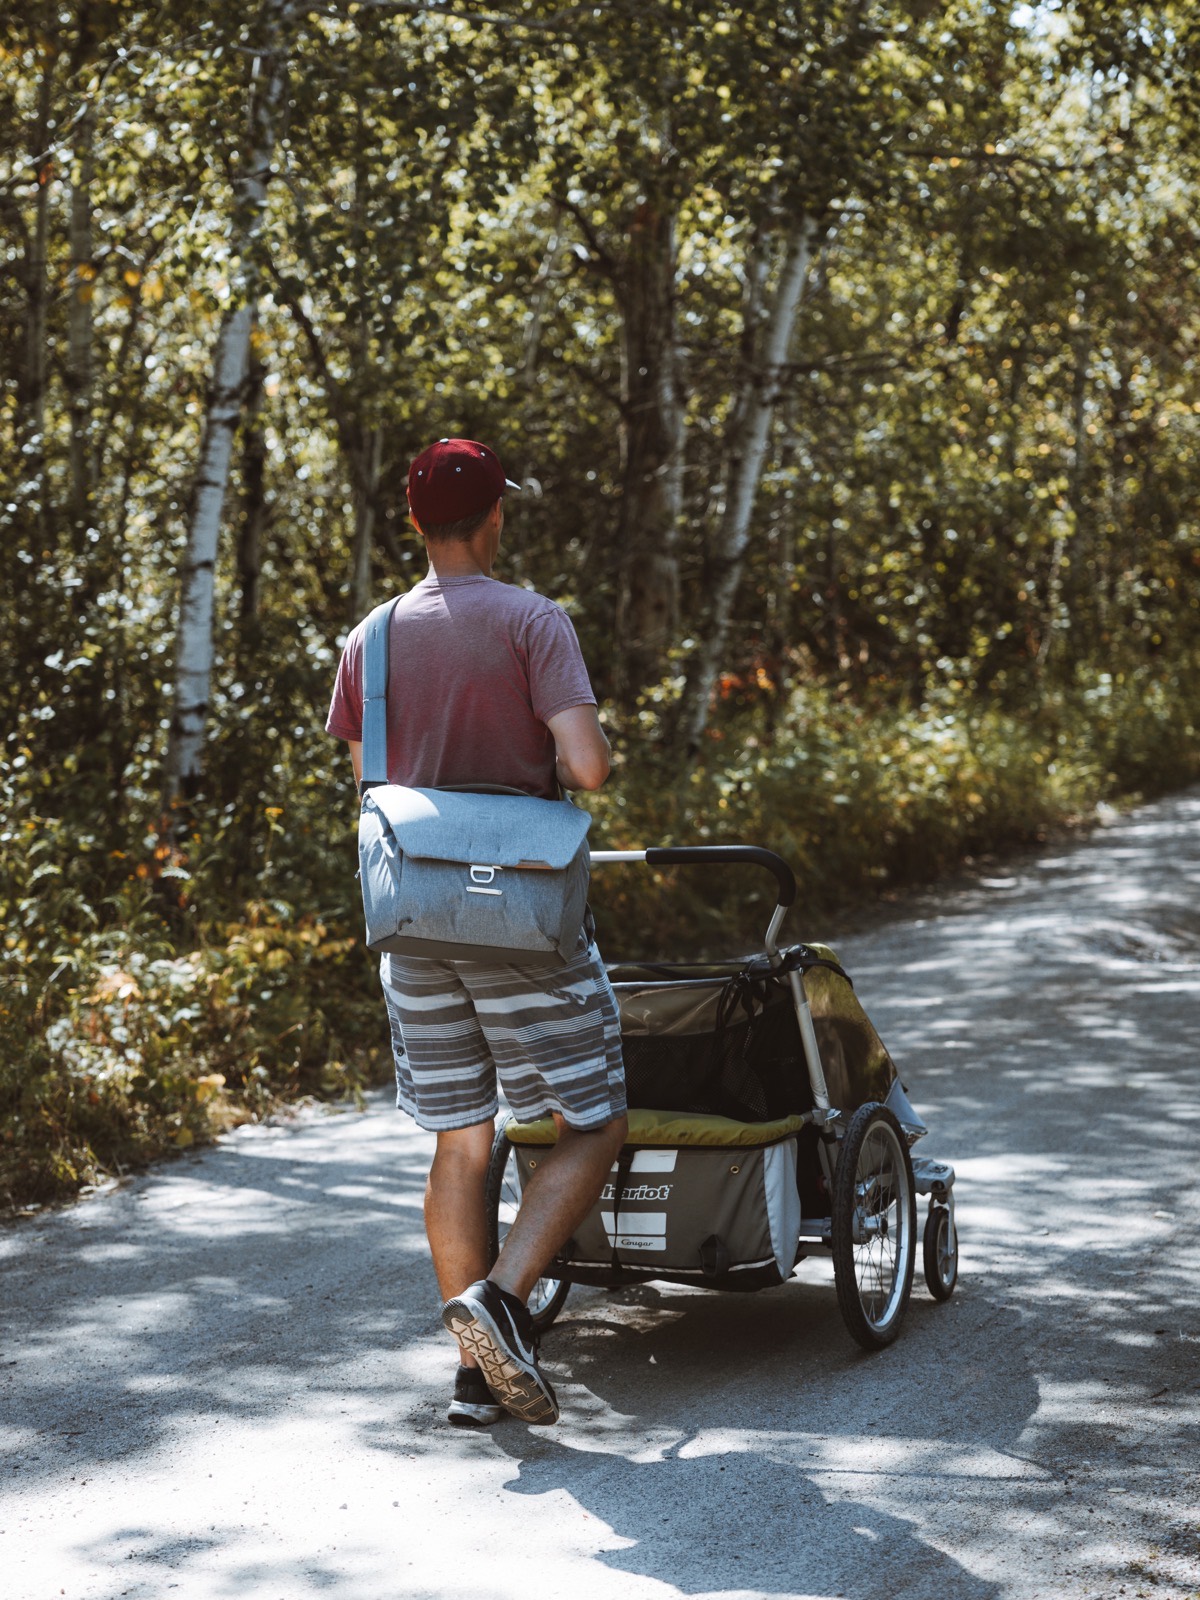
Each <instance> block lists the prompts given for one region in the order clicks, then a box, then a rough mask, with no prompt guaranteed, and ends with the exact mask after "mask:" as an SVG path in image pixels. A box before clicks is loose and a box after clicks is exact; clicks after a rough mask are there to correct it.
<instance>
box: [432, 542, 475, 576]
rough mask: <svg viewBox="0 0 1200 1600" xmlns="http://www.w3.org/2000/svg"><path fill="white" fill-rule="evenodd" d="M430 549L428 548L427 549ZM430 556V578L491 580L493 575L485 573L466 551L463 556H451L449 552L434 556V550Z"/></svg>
mask: <svg viewBox="0 0 1200 1600" xmlns="http://www.w3.org/2000/svg"><path fill="white" fill-rule="evenodd" d="M427 549H428V547H427ZM428 555H429V576H430V577H431V578H435V579H436V578H490V577H491V573H490V572H485V571H484V570H483V568H482V567H481V566H480V565H479V563H478V561H476V560H475V559H474V558H473V557H472V555H471V553H470V551H469V550H466V549H464V550H463V552H462V554H461V555H459V554H454V555H451V553H450V552H449V551H446V552H445V553H444V554H443V553H442V552H440V551H439V552H438V554H437V556H436V557H435V556H434V553H433V551H432V550H428Z"/></svg>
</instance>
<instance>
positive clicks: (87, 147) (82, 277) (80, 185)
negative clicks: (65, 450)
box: [65, 107, 96, 551]
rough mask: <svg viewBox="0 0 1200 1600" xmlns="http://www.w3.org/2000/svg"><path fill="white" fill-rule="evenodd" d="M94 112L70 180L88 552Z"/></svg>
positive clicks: (79, 493) (75, 381) (71, 379)
mask: <svg viewBox="0 0 1200 1600" xmlns="http://www.w3.org/2000/svg"><path fill="white" fill-rule="evenodd" d="M94 136H95V110H94V108H93V107H89V108H88V110H87V111H86V112H85V113H84V115H83V116H82V117H81V118H80V121H79V127H78V131H77V133H76V135H75V158H74V164H73V172H72V178H71V216H70V241H71V277H70V285H69V301H68V308H67V366H66V373H65V378H66V389H67V395H68V412H69V417H70V426H71V442H70V463H71V521H72V523H73V524H74V531H75V543H76V548H77V549H78V550H79V551H82V550H83V549H84V541H85V535H86V530H87V526H88V521H89V518H90V514H91V497H92V484H93V481H94V479H95V470H94V465H93V451H92V380H93V361H92V282H93V279H94V278H95V275H96V269H95V263H94V260H93V256H94V250H93V245H92V183H93V179H94V172H95V161H94V158H93V151H92V146H93V140H94Z"/></svg>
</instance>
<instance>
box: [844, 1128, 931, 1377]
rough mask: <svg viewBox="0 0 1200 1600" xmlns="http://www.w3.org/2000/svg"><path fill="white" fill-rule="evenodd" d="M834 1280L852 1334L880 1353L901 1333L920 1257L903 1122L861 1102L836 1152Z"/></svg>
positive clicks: (909, 1161) (868, 1348) (915, 1198)
mask: <svg viewBox="0 0 1200 1600" xmlns="http://www.w3.org/2000/svg"><path fill="white" fill-rule="evenodd" d="M831 1222H832V1227H831V1230H830V1232H831V1243H832V1246H833V1272H834V1282H835V1283H836V1285H837V1297H838V1306H839V1308H840V1310H841V1313H842V1319H843V1321H844V1322H845V1324H846V1327H847V1328H848V1329H849V1331H850V1335H851V1337H852V1338H853V1339H855V1340H856V1341H857V1342H858V1343H859V1344H860V1345H862V1347H863V1349H864V1350H881V1349H883V1347H884V1346H885V1345H889V1344H891V1342H892V1340H893V1339H894V1338H895V1337H896V1335H897V1334H898V1333H899V1332H900V1324H901V1322H902V1321H903V1320H904V1313H905V1310H906V1309H907V1306H908V1296H909V1292H910V1290H911V1289H912V1281H913V1269H914V1267H915V1265H916V1257H917V1196H916V1186H915V1184H914V1183H913V1171H912V1161H911V1160H910V1158H909V1154H908V1144H907V1142H906V1141H905V1138H904V1135H903V1133H901V1131H900V1124H899V1123H898V1122H897V1121H896V1118H895V1117H894V1116H893V1115H892V1113H891V1112H890V1111H889V1110H888V1109H887V1107H886V1106H882V1105H880V1104H879V1103H878V1102H877V1101H874V1100H871V1101H868V1102H867V1104H866V1105H864V1106H860V1107H859V1108H858V1110H857V1111H856V1112H855V1113H854V1115H853V1117H852V1118H851V1119H850V1126H849V1127H848V1128H847V1129H846V1135H845V1138H844V1139H843V1140H842V1142H841V1144H840V1146H839V1149H838V1158H837V1166H836V1168H835V1169H834V1174H833V1205H832V1213H831Z"/></svg>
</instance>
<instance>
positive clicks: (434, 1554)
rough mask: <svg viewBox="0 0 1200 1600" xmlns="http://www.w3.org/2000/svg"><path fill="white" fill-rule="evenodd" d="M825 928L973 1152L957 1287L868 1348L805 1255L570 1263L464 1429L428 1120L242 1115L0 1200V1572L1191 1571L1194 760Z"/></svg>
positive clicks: (179, 1577)
mask: <svg viewBox="0 0 1200 1600" xmlns="http://www.w3.org/2000/svg"><path fill="white" fill-rule="evenodd" d="M790 933H791V936H792V937H794V938H796V937H803V936H806V935H807V936H808V937H818V938H819V937H830V936H831V934H832V935H834V936H836V929H833V930H831V929H827V928H800V927H796V928H793V929H791V930H790ZM835 942H836V943H837V944H838V948H839V953H840V954H841V956H842V958H843V960H844V961H845V962H846V964H847V966H848V968H849V970H850V972H851V973H852V975H853V976H854V979H855V982H856V985H857V987H858V991H859V994H860V995H861V996H862V998H863V1000H864V1003H865V1005H866V1007H867V1010H868V1011H869V1013H870V1014H871V1017H872V1020H873V1021H874V1022H875V1024H876V1026H877V1027H878V1028H879V1030H880V1032H881V1034H882V1035H883V1038H884V1039H885V1041H886V1042H887V1043H888V1045H889V1047H890V1049H891V1051H892V1053H893V1055H894V1056H895V1057H896V1059H897V1061H898V1063H899V1064H900V1067H901V1072H902V1075H903V1077H904V1078H905V1081H906V1082H907V1083H908V1085H909V1088H910V1091H911V1095H912V1098H913V1100H914V1102H915V1104H916V1105H917V1107H918V1109H919V1110H921V1111H922V1113H923V1114H924V1115H925V1118H926V1120H927V1121H928V1123H929V1125H930V1128H931V1130H932V1131H931V1133H930V1135H929V1137H928V1138H927V1139H926V1140H925V1141H924V1144H923V1145H922V1146H921V1149H922V1150H923V1151H924V1152H925V1153H928V1154H930V1155H935V1156H942V1157H945V1158H948V1159H950V1160H951V1161H953V1162H954V1163H955V1165H956V1167H957V1171H958V1180H959V1181H958V1190H957V1194H958V1216H959V1223H960V1227H961V1231H962V1235H963V1261H962V1276H961V1279H960V1283H959V1288H958V1292H957V1293H956V1294H955V1296H954V1298H953V1300H951V1301H950V1302H949V1304H947V1305H937V1304H935V1303H934V1302H933V1301H932V1300H931V1299H930V1297H929V1296H928V1294H927V1292H926V1291H925V1289H924V1287H923V1285H922V1286H920V1287H918V1288H917V1289H915V1290H914V1293H913V1299H912V1302H911V1305H910V1308H909V1314H908V1320H907V1322H906V1324H905V1328H904V1331H903V1333H902V1335H901V1338H900V1340H899V1342H898V1343H897V1344H896V1345H895V1346H893V1347H892V1348H891V1349H890V1350H888V1351H886V1352H884V1353H883V1354H881V1355H875V1356H867V1355H864V1354H862V1353H861V1352H859V1350H858V1349H857V1347H856V1346H854V1345H853V1344H851V1342H850V1341H849V1339H848V1337H847V1336H846V1334H845V1332H844V1330H843V1327H842V1324H841V1321H840V1318H839V1316H838V1311H837V1306H836V1301H835V1297H834V1290H833V1282H832V1274H831V1271H830V1269H829V1268H828V1266H827V1265H826V1264H824V1263H822V1264H819V1265H815V1266H814V1265H813V1264H812V1263H809V1262H806V1263H804V1264H803V1265H802V1266H801V1268H800V1269H799V1273H798V1276H797V1277H796V1278H795V1279H794V1280H793V1281H792V1282H791V1283H789V1284H787V1285H785V1286H784V1287H782V1288H779V1289H774V1290H770V1291H766V1292H763V1293H760V1294H756V1295H744V1296H743V1295H729V1294H711V1293H705V1292H703V1291H699V1290H697V1291H689V1290H683V1289H676V1288H672V1287H669V1286H663V1287H661V1288H659V1287H657V1286H653V1285H652V1286H647V1287H642V1288H638V1289H636V1290H632V1291H622V1292H620V1293H616V1294H606V1293H604V1292H601V1291H598V1290H575V1291H573V1293H572V1296H571V1299H570V1301H568V1304H567V1309H566V1311H565V1312H564V1314H563V1317H562V1319H561V1322H560V1324H559V1325H558V1327H557V1328H556V1329H555V1330H554V1331H553V1332H552V1333H551V1335H550V1336H549V1337H548V1339H547V1341H546V1346H545V1355H546V1357H547V1358H548V1364H549V1367H550V1370H551V1372H552V1373H553V1374H554V1375H555V1377H556V1380H557V1381H558V1384H559V1392H560V1395H561V1397H562V1399H563V1401H564V1420H563V1422H562V1424H561V1425H560V1426H559V1427H558V1428H555V1429H542V1430H536V1429H529V1428H526V1427H524V1426H522V1425H520V1424H519V1423H517V1422H515V1421H511V1420H509V1421H506V1422H504V1423H502V1424H500V1425H499V1426H498V1427H497V1428H495V1429H494V1430H492V1431H491V1432H490V1433H488V1434H486V1435H483V1436H477V1435H473V1434H464V1433H461V1432H459V1431H456V1430H451V1429H449V1428H447V1427H446V1425H445V1423H444V1421H443V1411H444V1403H445V1397H446V1390H447V1381H448V1374H449V1371H450V1358H449V1357H448V1349H447V1345H446V1343H445V1337H444V1335H443V1334H442V1332H441V1329H440V1325H439V1322H438V1303H437V1296H436V1291H435V1289H434V1286H433V1280H432V1273H431V1271H430V1269H429V1265H428V1259H427V1253H426V1248H425V1243H424V1237H423V1233H422V1229H421V1189H422V1184H423V1177H424V1171H425V1167H426V1163H427V1159H428V1155H429V1140H428V1139H427V1138H426V1136H424V1135H422V1134H420V1133H418V1132H415V1131H414V1130H413V1129H412V1128H411V1126H409V1125H407V1124H406V1123H405V1121H404V1119H402V1118H401V1117H400V1116H399V1115H397V1114H396V1113H395V1112H394V1111H392V1110H391V1109H390V1106H389V1104H388V1101H387V1099H386V1098H385V1097H383V1096H379V1097H376V1098H373V1099H372V1101H371V1103H370V1104H369V1106H368V1108H367V1110H366V1111H365V1113H364V1114H361V1115H359V1114H357V1113H342V1114H338V1115H330V1114H327V1113H321V1112H308V1113H305V1114H303V1115H302V1116H300V1117H299V1118H297V1119H296V1120H295V1121H293V1122H290V1123H288V1124H286V1125H281V1126H259V1127H248V1128H243V1129H241V1130H239V1131H238V1132H236V1133H235V1134H232V1135H231V1136H229V1137H228V1138H226V1139H225V1140H223V1141H222V1142H221V1143H220V1144H219V1145H218V1146H216V1147H215V1148H213V1149H210V1150H206V1151H204V1152H202V1153H200V1154H198V1155H189V1156H185V1157H181V1158H180V1159H179V1160H177V1161H175V1162H172V1163H169V1164H167V1165H164V1166H161V1167H159V1168H157V1169H156V1170H155V1171H153V1172H151V1173H149V1174H148V1175H146V1176H144V1177H141V1178H138V1179H137V1180H135V1181H132V1182H129V1183H126V1184H124V1185H122V1186H121V1187H119V1188H117V1189H115V1190H113V1191H112V1192H109V1193H106V1194H102V1195H98V1196H95V1197H93V1198H91V1199H89V1200H87V1201H85V1202H83V1203H81V1204H79V1205H76V1206H73V1207H71V1208H69V1209H67V1210H64V1211H60V1212H56V1213H47V1214H42V1215H38V1216H36V1217H34V1218H33V1219H31V1220H28V1221H25V1222H21V1223H16V1224H13V1225H10V1226H8V1227H6V1228H4V1229H2V1230H0V1268H2V1271H3V1279H2V1285H3V1287H2V1313H0V1315H2V1330H3V1334H2V1337H3V1343H2V1350H0V1446H2V1448H3V1451H4V1455H3V1467H2V1477H3V1482H2V1485H0V1596H2V1597H3V1600H53V1597H56V1596H66V1597H68V1600H110V1597H111V1600H115V1597H117V1596H126V1595H127V1596H131V1597H148V1596H154V1597H159V1596H164V1597H165V1596H172V1597H178V1600H217V1597H237V1600H305V1597H309V1596H324V1597H329V1600H399V1597H405V1600H425V1597H429V1600H434V1597H436V1600H451V1597H479V1600H493V1597H494V1600H543V1597H558V1596H563V1597H566V1596H570V1597H571V1600H578V1597H583V1596H586V1597H588V1600H668V1597H673V1596H680V1595H686V1596H709V1597H715V1596H721V1597H722V1600H748V1597H763V1600H765V1597H772V1600H774V1597H777V1596H786V1597H795V1600H799V1597H808V1596H820V1597H826V1600H832V1597H836V1596H845V1597H846V1600H885V1597H886V1600H901V1597H904V1600H1033V1597H1037V1600H1041V1597H1047V1600H1049V1597H1053V1600H1084V1597H1096V1600H1100V1597H1103V1600H1110V1597H1114V1600H1115V1597H1116V1596H1119V1595H1127V1596H1131V1597H1132V1596H1153V1597H1155V1600H1183V1597H1192V1596H1197V1595H1200V1436H1198V1433H1197V1422H1198V1421H1200V1375H1198V1358H1200V1243H1198V1239H1197V1229H1196V1219H1197V1213H1198V1209H1200V1208H1198V1205H1197V1200H1198V1198H1200V1195H1198V1190H1200V1184H1198V1179H1197V1159H1196V1156H1197V1148H1198V1145H1200V1092H1198V1091H1200V1072H1198V1070H1197V1053H1198V1050H1200V1007H1198V1005H1197V1001H1198V999H1200V791H1195V790H1193V791H1191V792H1190V793H1188V794H1185V795H1182V796H1177V797H1175V798H1172V799H1170V800H1167V801H1164V802H1162V803H1160V804H1157V805H1153V806H1149V807H1146V808H1144V809H1142V810H1141V811H1139V812H1137V813H1135V814H1133V815H1132V816H1130V817H1127V818H1124V819H1121V820H1119V821H1114V822H1113V823H1112V824H1111V825H1110V826H1108V827H1106V828H1104V829H1102V830H1100V831H1099V832H1097V833H1096V834H1095V835H1094V836H1093V837H1092V838H1090V839H1089V840H1088V841H1086V842H1083V843H1079V844H1076V845H1072V846H1071V847H1070V848H1067V849H1064V850H1062V851H1061V852H1058V853H1053V854H1044V855H1042V856H1040V857H1033V858H1028V859H1023V860H1021V861H1020V862H1018V863H1017V864H1015V865H1013V866H1011V867H1009V868H1007V869H1005V870H1004V871H996V872H995V874H994V875H991V876H984V877H981V878H978V879H977V880H975V881H973V882H971V883H969V884H966V885H960V886H958V887H956V888H954V889H951V890H946V891H942V892H939V893H938V894H937V895H936V896H930V897H927V898H924V899H922V900H919V901H916V902H914V903H913V904H912V905H911V906H910V907H909V908H908V910H907V911H906V913H905V915H904V916H903V917H901V918H900V919H895V918H892V919H889V921H888V922H887V924H886V925H880V926H878V927H876V928H875V929H873V930H871V931H868V932H866V933H858V934H855V935H852V936H850V937H847V938H845V939H842V940H837V939H836V937H835ZM918 1282H920V1280H919V1278H918Z"/></svg>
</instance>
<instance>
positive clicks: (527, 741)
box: [325, 573, 596, 799]
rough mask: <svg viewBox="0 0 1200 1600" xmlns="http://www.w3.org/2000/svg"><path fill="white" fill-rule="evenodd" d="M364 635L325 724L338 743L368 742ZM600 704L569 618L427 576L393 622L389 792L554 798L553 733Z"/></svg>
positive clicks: (354, 638) (515, 595)
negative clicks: (517, 792)
mask: <svg viewBox="0 0 1200 1600" xmlns="http://www.w3.org/2000/svg"><path fill="white" fill-rule="evenodd" d="M363 626H364V625H363V623H361V622H360V623H359V625H358V627H357V628H355V629H354V631H353V632H352V633H351V635H350V637H349V638H348V639H347V640H346V648H345V650H344V651H343V652H342V659H341V663H340V665H339V666H338V673H337V681H336V683H335V684H334V689H333V703H332V705H331V706H330V708H329V717H328V720H327V721H326V723H325V728H326V731H327V732H329V733H331V734H333V735H334V737H335V738H337V739H361V738H362V681H363V672H362V665H363ZM595 703H596V696H595V695H594V694H593V693H592V686H591V683H590V682H589V681H588V675H587V668H586V667H585V666H584V664H583V656H582V654H581V652H580V649H579V641H578V639H576V637H575V629H574V628H573V627H572V626H571V619H570V618H569V617H568V616H567V614H566V612H565V611H564V610H563V608H562V607H561V606H558V605H555V603H554V601H553V600H547V599H545V598H544V597H543V596H542V595H540V594H534V593H533V592H532V591H531V590H529V589H518V588H516V587H514V586H513V585H512V584H507V583H499V582H497V581H496V579H494V578H485V577H484V576H483V574H482V573H480V574H479V575H478V576H477V577H469V578H435V577H434V576H433V575H432V574H430V576H429V577H427V578H423V579H422V580H421V582H420V583H418V584H417V585H416V586H415V587H414V588H412V589H410V590H409V592H408V593H407V594H406V595H404V596H403V597H402V599H401V600H400V603H399V604H398V605H397V607H396V609H395V611H394V612H393V613H392V630H391V638H390V641H389V650H388V781H389V782H390V783H403V784H408V785H409V786H411V787H413V788H436V787H438V786H440V785H453V784H458V783H496V784H504V785H506V786H507V787H509V788H513V789H524V790H525V792H526V793H527V794H536V795H541V796H542V797H543V798H546V799H553V798H554V797H555V796H556V795H557V793H558V789H557V785H556V783H555V777H554V754H555V751H554V739H553V736H552V735H551V733H550V730H549V729H548V728H547V726H546V724H547V722H549V720H550V718H551V717H554V716H557V715H558V713H559V712H560V711H569V710H570V709H571V707H572V706H585V705H595Z"/></svg>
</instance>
